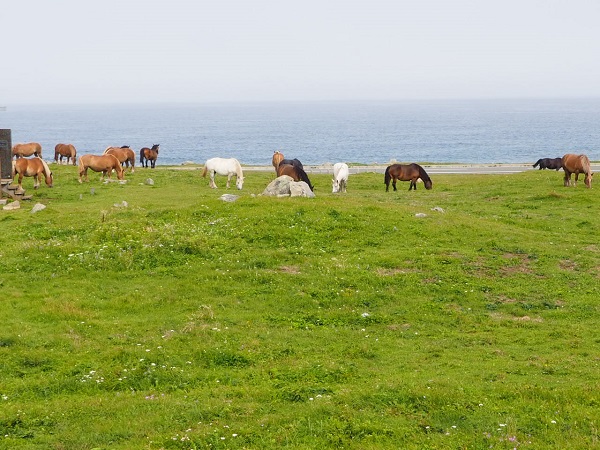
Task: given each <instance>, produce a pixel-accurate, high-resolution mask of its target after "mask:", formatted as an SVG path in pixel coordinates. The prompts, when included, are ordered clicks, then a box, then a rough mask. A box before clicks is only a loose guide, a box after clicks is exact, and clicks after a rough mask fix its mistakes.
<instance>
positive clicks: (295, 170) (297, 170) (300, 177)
mask: <svg viewBox="0 0 600 450" xmlns="http://www.w3.org/2000/svg"><path fill="white" fill-rule="evenodd" d="M282 175H288V176H290V177H292V178H293V179H294V181H304V182H305V183H306V184H308V187H309V188H310V190H311V191H313V192H314V190H315V187H314V186H313V185H312V184H311V182H310V180H309V179H308V175H306V172H305V171H304V169H303V168H302V167H300V166H298V165H293V164H283V163H280V164H279V166H277V176H278V177H280V176H282Z"/></svg>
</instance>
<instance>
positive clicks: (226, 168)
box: [202, 158, 244, 189]
mask: <svg viewBox="0 0 600 450" xmlns="http://www.w3.org/2000/svg"><path fill="white" fill-rule="evenodd" d="M207 173H209V174H210V181H209V183H208V185H209V186H210V187H211V188H213V189H216V188H217V185H216V184H215V174H217V173H218V174H219V175H227V189H229V181H230V180H231V177H232V176H234V175H235V177H236V180H235V186H236V187H237V188H238V189H242V186H243V185H244V174H243V172H242V166H241V165H240V162H239V161H238V160H237V159H235V158H211V159H209V160H207V161H206V164H204V170H203V171H202V176H203V177H206V174H207Z"/></svg>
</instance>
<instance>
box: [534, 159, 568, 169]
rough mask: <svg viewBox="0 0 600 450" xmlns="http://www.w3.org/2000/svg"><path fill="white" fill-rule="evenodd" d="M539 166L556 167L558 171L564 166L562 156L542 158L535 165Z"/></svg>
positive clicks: (545, 167) (543, 167) (544, 167)
mask: <svg viewBox="0 0 600 450" xmlns="http://www.w3.org/2000/svg"><path fill="white" fill-rule="evenodd" d="M537 166H540V170H542V169H554V170H557V171H558V170H560V169H561V168H562V158H541V159H538V160H537V161H536V163H535V164H534V165H533V167H534V168H536V167H537Z"/></svg>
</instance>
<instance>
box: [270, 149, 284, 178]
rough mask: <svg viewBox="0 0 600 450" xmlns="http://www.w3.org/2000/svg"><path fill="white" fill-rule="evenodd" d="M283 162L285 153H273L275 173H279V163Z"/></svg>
mask: <svg viewBox="0 0 600 450" xmlns="http://www.w3.org/2000/svg"><path fill="white" fill-rule="evenodd" d="M281 161H283V153H281V152H280V151H276V152H275V153H273V160H272V164H273V167H275V173H277V167H278V166H279V163H280V162H281Z"/></svg>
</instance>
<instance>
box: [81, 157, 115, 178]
mask: <svg viewBox="0 0 600 450" xmlns="http://www.w3.org/2000/svg"><path fill="white" fill-rule="evenodd" d="M88 169H92V170H93V171H94V172H102V177H101V180H104V177H105V176H106V175H108V178H110V174H111V173H112V171H113V170H114V171H115V172H117V178H118V179H119V180H122V179H123V167H121V162H120V161H119V160H118V159H117V157H116V156H114V155H102V156H96V155H83V156H80V157H79V182H80V183H81V182H82V180H81V178H82V176H85V181H88V175H87V171H88Z"/></svg>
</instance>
